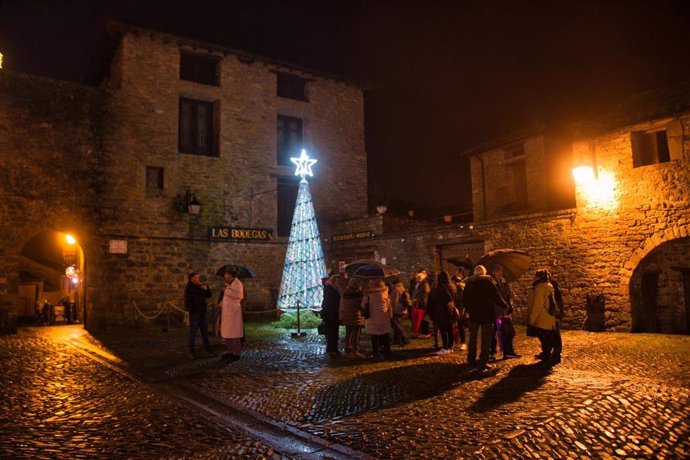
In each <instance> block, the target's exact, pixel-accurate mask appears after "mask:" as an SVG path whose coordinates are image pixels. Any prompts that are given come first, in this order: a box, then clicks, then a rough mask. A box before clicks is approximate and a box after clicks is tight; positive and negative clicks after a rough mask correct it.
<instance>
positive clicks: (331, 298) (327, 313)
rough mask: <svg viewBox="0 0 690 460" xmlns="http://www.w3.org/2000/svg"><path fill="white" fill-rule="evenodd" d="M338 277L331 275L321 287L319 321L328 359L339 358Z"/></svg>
mask: <svg viewBox="0 0 690 460" xmlns="http://www.w3.org/2000/svg"><path fill="white" fill-rule="evenodd" d="M339 278H340V275H331V277H330V278H328V279H327V280H326V281H325V282H324V285H323V301H322V302H321V319H323V325H324V327H325V329H326V330H325V332H326V334H325V335H326V353H328V356H329V357H330V358H337V357H339V356H340V351H338V339H339V337H338V333H339V330H340V318H339V314H338V311H339V308H340V292H339V291H338V284H337V283H338V280H339Z"/></svg>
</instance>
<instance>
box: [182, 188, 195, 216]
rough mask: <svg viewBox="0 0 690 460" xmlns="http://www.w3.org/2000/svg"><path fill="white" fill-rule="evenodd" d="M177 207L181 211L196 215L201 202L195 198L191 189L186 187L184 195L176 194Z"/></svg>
mask: <svg viewBox="0 0 690 460" xmlns="http://www.w3.org/2000/svg"><path fill="white" fill-rule="evenodd" d="M177 208H178V209H179V210H180V211H182V212H187V213H189V214H192V215H197V214H199V211H201V203H199V200H197V199H196V196H195V195H194V194H193V193H192V192H191V190H189V189H187V191H186V192H185V194H184V196H180V195H178V196H177Z"/></svg>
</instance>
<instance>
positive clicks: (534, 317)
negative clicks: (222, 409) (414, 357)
mask: <svg viewBox="0 0 690 460" xmlns="http://www.w3.org/2000/svg"><path fill="white" fill-rule="evenodd" d="M237 275H238V273H237V271H236V270H234V269H232V268H230V269H228V270H226V271H225V273H224V275H223V277H224V280H225V284H224V287H223V289H222V290H221V292H220V296H219V298H218V301H217V304H218V306H219V310H220V315H219V318H218V323H217V324H216V330H217V331H218V333H219V335H220V336H221V337H222V339H223V341H224V343H225V344H226V346H227V353H224V354H223V355H222V356H221V359H223V360H226V361H235V360H238V359H239V358H240V353H241V349H242V341H243V339H244V323H243V318H242V300H243V299H244V287H243V285H242V282H241V281H240V280H239V278H238V276H237ZM468 275H469V276H468ZM323 289H324V292H323V303H322V305H321V318H322V320H323V324H322V326H323V327H322V328H321V330H322V332H323V333H324V335H325V337H326V353H327V354H328V356H329V357H330V358H333V359H337V358H341V357H346V358H354V359H357V358H367V357H368V356H367V355H366V354H365V353H364V352H363V351H362V349H361V347H360V341H361V336H362V331H363V330H365V331H366V332H367V334H368V335H369V337H370V338H371V350H372V355H373V358H374V359H389V358H391V357H392V354H391V345H398V346H402V347H404V346H405V345H407V344H409V343H410V341H411V340H414V339H430V338H432V339H433V346H434V348H435V349H436V354H438V355H447V354H450V353H453V352H454V350H456V349H459V350H457V351H464V350H467V363H468V365H469V366H471V367H476V368H477V369H478V370H480V371H486V370H488V369H490V368H491V364H490V363H491V362H492V361H496V359H497V355H498V351H499V350H500V352H501V358H502V359H511V358H519V357H520V355H518V354H517V353H516V352H515V348H514V345H513V339H514V337H515V327H514V326H513V319H512V315H513V297H514V296H513V293H512V292H511V289H510V286H509V284H508V283H507V282H506V280H505V278H504V276H503V267H501V266H500V265H495V266H493V267H491V272H490V273H489V272H487V269H486V267H484V266H483V265H477V266H476V267H474V270H473V272H472V274H471V275H470V274H469V273H467V271H466V270H465V269H463V268H461V269H459V270H458V271H457V272H456V273H455V274H454V275H453V276H450V275H449V273H448V272H446V271H442V272H440V273H439V274H438V275H437V276H435V277H434V279H433V280H430V277H429V276H428V273H427V271H426V270H425V269H420V270H417V271H416V272H414V273H413V276H412V278H411V279H410V281H409V285H408V286H405V284H404V283H403V281H402V279H400V278H399V277H395V278H394V279H391V280H387V279H386V278H368V279H367V278H359V277H350V278H346V277H345V276H344V275H340V274H334V275H331V276H329V277H328V278H327V279H324V287H323ZM210 297H211V289H210V288H209V286H208V284H204V283H202V282H201V277H200V275H199V274H198V273H196V272H192V273H190V274H189V275H188V283H187V286H186V288H185V307H186V309H187V310H188V311H189V322H190V328H189V338H188V351H189V356H190V357H191V358H195V356H196V355H195V341H196V336H197V332H198V331H199V332H200V333H201V339H202V342H203V346H204V348H205V349H206V351H207V353H209V354H211V355H215V353H214V352H213V350H212V349H211V346H210V343H209V338H208V332H207V328H206V324H207V322H206V321H207V320H206V302H207V299H208V298H210ZM563 315H564V308H563V297H562V295H561V292H560V289H559V286H558V283H557V282H556V280H555V279H554V278H553V277H552V276H551V274H550V273H549V271H548V270H537V272H536V274H535V279H534V282H533V283H532V288H531V290H530V293H529V296H528V300H527V309H526V318H525V319H526V323H527V335H528V336H531V337H537V338H538V339H539V342H540V344H541V352H540V353H539V354H538V355H536V356H535V358H537V359H539V360H543V361H546V362H548V363H550V364H558V363H559V362H560V361H561V351H562V348H563V344H562V341H561V334H560V320H561V319H562V318H563ZM407 319H409V331H408V330H407V328H406V326H407V324H408V323H407V322H406V321H405V320H407ZM340 326H345V340H344V353H343V352H341V351H340V349H339V346H340ZM466 330H469V337H468V335H467V333H466ZM391 333H392V341H391ZM439 337H440V341H439ZM478 345H480V348H479V353H477V351H478V350H477V348H478Z"/></svg>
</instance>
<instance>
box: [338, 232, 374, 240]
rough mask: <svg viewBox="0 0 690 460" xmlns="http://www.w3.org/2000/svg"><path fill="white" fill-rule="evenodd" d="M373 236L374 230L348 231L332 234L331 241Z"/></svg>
mask: <svg viewBox="0 0 690 460" xmlns="http://www.w3.org/2000/svg"><path fill="white" fill-rule="evenodd" d="M373 237H374V232H371V231H369V230H366V231H363V232H350V233H343V234H341V235H333V237H332V238H331V239H332V240H333V241H350V240H359V239H362V238H373Z"/></svg>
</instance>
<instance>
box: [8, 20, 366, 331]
mask: <svg viewBox="0 0 690 460" xmlns="http://www.w3.org/2000/svg"><path fill="white" fill-rule="evenodd" d="M89 80H90V83H91V85H78V84H73V83H66V82H59V81H54V80H50V79H45V78H38V77H33V76H28V75H21V74H16V73H12V72H9V71H6V70H3V71H2V72H0V161H1V162H2V168H1V170H0V198H1V199H0V218H2V222H3V224H2V227H1V230H0V231H1V232H2V238H0V296H2V297H0V302H2V307H0V313H1V314H0V322H2V324H0V327H2V328H3V329H6V330H7V329H9V330H11V329H13V328H14V327H15V326H14V325H15V323H16V320H17V317H20V318H21V317H31V316H33V315H34V310H35V308H34V307H35V305H36V303H37V302H38V303H39V304H40V303H42V302H43V301H44V300H46V301H47V303H49V304H51V305H54V304H59V303H61V302H62V301H63V300H67V302H66V303H65V305H66V306H67V307H69V308H71V309H72V311H71V312H70V317H71V318H76V319H78V320H83V321H85V322H86V323H87V326H89V327H92V326H93V327H97V326H107V325H109V324H111V323H128V322H130V321H132V320H133V319H134V318H135V316H136V314H135V310H136V308H138V309H139V310H141V312H142V313H144V314H145V315H147V316H150V315H155V313H156V312H157V311H158V310H159V308H160V306H161V305H162V303H164V302H171V303H175V304H177V305H178V306H179V305H181V296H182V290H183V287H184V285H185V283H186V275H187V273H188V272H190V271H192V270H194V271H200V272H201V273H202V274H203V275H206V276H207V277H208V279H209V281H210V283H211V285H212V288H214V289H215V291H216V292H218V289H219V287H220V285H221V278H219V277H215V272H216V270H217V269H218V268H219V267H220V266H222V265H224V264H226V263H237V264H241V265H246V266H249V267H251V268H253V269H254V271H256V272H257V278H256V279H253V280H247V281H246V282H245V286H246V290H247V293H248V295H247V308H248V309H264V308H272V306H273V305H275V303H274V302H275V300H274V298H275V296H276V295H277V287H278V286H279V284H280V277H281V273H282V266H283V260H284V255H285V248H286V245H287V239H288V236H289V230H290V225H291V218H292V209H293V207H294V203H295V197H296V193H297V181H296V180H295V179H296V178H295V176H294V168H293V166H294V165H292V163H291V162H290V157H292V156H299V151H300V150H301V149H302V148H305V149H306V150H307V151H308V152H309V154H310V156H312V157H315V158H316V159H318V161H319V162H318V163H317V164H316V166H315V173H316V175H315V177H314V178H313V179H312V180H311V181H310V187H311V192H312V195H313V196H314V197H315V199H314V207H315V211H316V214H317V218H318V220H319V223H320V225H322V231H324V232H327V233H328V230H327V229H328V228H329V225H330V224H331V223H333V222H336V221H340V220H344V219H351V218H354V217H356V216H361V215H365V214H366V211H367V182H366V181H367V179H366V177H367V174H366V171H367V165H366V154H365V150H364V111H363V87H362V85H361V84H359V83H356V82H352V81H349V80H347V79H345V78H342V77H338V76H333V75H329V74H326V73H323V72H319V71H314V70H310V69H305V68H301V67H299V66H296V65H291V64H288V63H284V62H279V61H276V60H272V59H268V58H263V57H260V56H256V55H253V54H249V53H245V52H242V51H239V50H234V49H230V48H227V47H222V46H217V45H213V44H209V43H204V42H201V41H197V40H190V39H186V38H181V37H177V36H172V35H168V34H163V33H158V32H153V31H149V30H143V29H140V28H135V27H130V26H126V25H122V24H110V25H109V41H108V43H107V45H106V46H104V47H103V53H102V54H101V56H100V61H98V62H96V65H95V66H94V67H93V69H92V72H91V73H90V75H89ZM68 235H69V236H70V237H73V239H72V240H70V242H67V239H66V238H67V237H68ZM69 266H71V267H73V271H74V273H71V274H70V277H67V276H65V268H66V267H69ZM70 300H71V302H72V303H70V302H69V301H70ZM135 306H136V307H135ZM58 310H60V312H59V313H60V314H61V315H63V317H64V316H66V315H67V313H66V312H64V311H62V310H61V309H60V308H58ZM52 313H53V314H57V313H56V312H55V309H53V311H52ZM54 319H55V318H54ZM60 319H63V318H60Z"/></svg>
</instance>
